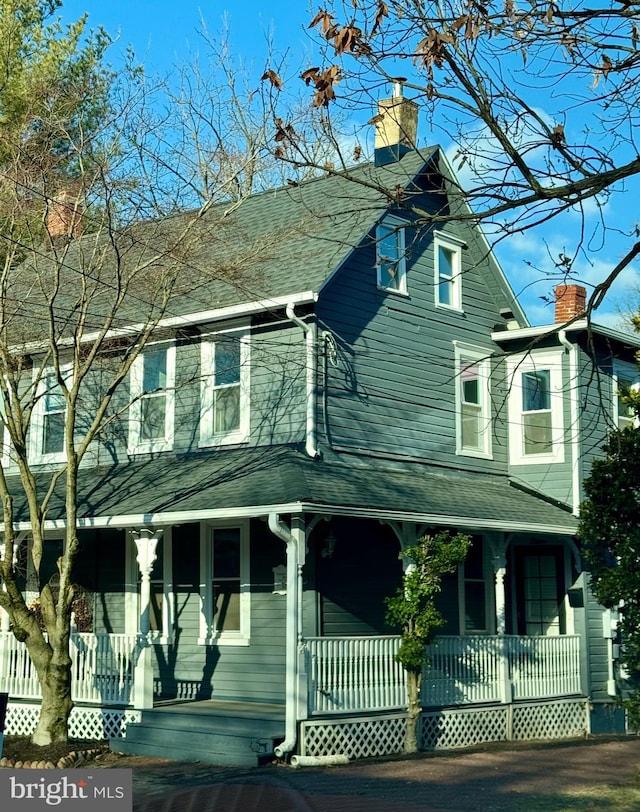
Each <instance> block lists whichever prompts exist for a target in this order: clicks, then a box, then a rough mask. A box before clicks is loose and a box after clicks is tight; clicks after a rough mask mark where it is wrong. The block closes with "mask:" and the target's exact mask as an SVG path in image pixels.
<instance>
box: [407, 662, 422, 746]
mask: <svg viewBox="0 0 640 812" xmlns="http://www.w3.org/2000/svg"><path fill="white" fill-rule="evenodd" d="M421 684H422V671H407V699H408V706H407V732H406V735H405V739H404V751H405V753H417V752H418V721H419V720H420V714H421V712H422V706H421V704H420V686H421Z"/></svg>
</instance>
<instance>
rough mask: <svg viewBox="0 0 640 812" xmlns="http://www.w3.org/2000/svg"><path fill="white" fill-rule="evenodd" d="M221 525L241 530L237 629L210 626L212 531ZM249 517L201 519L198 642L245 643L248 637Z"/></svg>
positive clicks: (249, 601) (234, 644)
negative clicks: (217, 519)
mask: <svg viewBox="0 0 640 812" xmlns="http://www.w3.org/2000/svg"><path fill="white" fill-rule="evenodd" d="M220 529H238V530H239V531H240V629H239V630H238V631H233V632H224V631H222V632H220V631H216V630H214V629H213V594H212V592H213V590H212V587H211V582H212V580H213V578H214V575H215V573H214V572H213V557H212V548H213V533H214V532H215V531H216V530H220ZM249 550H250V542H249V522H248V521H246V520H245V521H233V520H231V521H228V520H227V521H217V522H212V521H206V522H201V523H200V601H201V604H200V606H201V608H200V632H199V636H198V645H201V646H211V645H219V646H248V645H249V641H250V639H251V582H250V572H249V567H250V562H249V554H250V553H249Z"/></svg>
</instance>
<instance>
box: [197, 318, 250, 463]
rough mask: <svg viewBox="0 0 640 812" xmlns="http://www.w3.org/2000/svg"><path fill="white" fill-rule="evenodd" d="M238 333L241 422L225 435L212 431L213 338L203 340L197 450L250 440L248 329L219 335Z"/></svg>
mask: <svg viewBox="0 0 640 812" xmlns="http://www.w3.org/2000/svg"><path fill="white" fill-rule="evenodd" d="M231 332H233V333H239V334H240V335H239V336H238V338H237V341H239V342H240V376H239V381H238V384H237V386H238V388H239V410H240V419H239V425H238V428H237V429H235V430H233V431H228V432H218V433H216V432H215V431H214V429H213V422H214V400H215V392H216V390H217V389H218V388H220V387H216V386H215V383H214V381H215V345H216V338H215V335H214V336H212V337H208V338H207V339H206V340H203V341H202V342H201V344H200V433H199V440H198V445H199V447H200V448H203V447H210V446H217V445H232V444H237V443H245V442H247V440H248V439H249V431H250V423H251V417H250V415H251V411H250V397H251V389H250V387H251V374H250V369H251V351H250V331H249V329H248V328H247V327H243V328H241V329H237V330H227V331H224V333H223V332H222V331H221V333H219V334H218V335H223V334H224V335H228V334H229V333H231Z"/></svg>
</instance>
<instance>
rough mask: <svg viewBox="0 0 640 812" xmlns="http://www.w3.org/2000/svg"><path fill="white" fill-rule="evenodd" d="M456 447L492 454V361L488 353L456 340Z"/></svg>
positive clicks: (464, 451)
mask: <svg viewBox="0 0 640 812" xmlns="http://www.w3.org/2000/svg"><path fill="white" fill-rule="evenodd" d="M455 350H456V450H457V453H458V454H466V455H469V456H477V457H488V456H490V455H491V398H490V393H489V376H490V361H489V358H488V357H487V353H486V352H483V351H482V350H479V349H473V348H470V347H465V346H464V345H461V344H458V343H455Z"/></svg>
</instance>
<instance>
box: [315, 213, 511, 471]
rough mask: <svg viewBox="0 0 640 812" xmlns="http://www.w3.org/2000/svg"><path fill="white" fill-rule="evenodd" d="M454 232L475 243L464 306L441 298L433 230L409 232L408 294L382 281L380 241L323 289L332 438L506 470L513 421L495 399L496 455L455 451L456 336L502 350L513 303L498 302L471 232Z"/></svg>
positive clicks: (467, 259)
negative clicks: (499, 335) (494, 337)
mask: <svg viewBox="0 0 640 812" xmlns="http://www.w3.org/2000/svg"><path fill="white" fill-rule="evenodd" d="M408 231H409V232H411V231H414V230H411V229H409V230H408ZM447 231H451V232H452V233H453V232H455V231H458V235H459V236H461V237H464V238H465V239H466V241H467V248H465V249H463V251H462V263H463V273H462V282H461V284H462V304H463V310H462V311H456V310H453V309H450V308H444V307H437V306H436V304H435V293H434V288H435V286H434V252H433V238H432V234H431V232H430V231H421V232H415V233H409V234H408V235H407V238H406V244H407V246H408V250H407V254H408V256H407V289H408V295H407V296H402V295H398V294H394V293H389V292H386V291H382V290H379V289H378V288H377V273H376V267H375V262H376V258H375V247H374V246H373V245H366V244H365V245H363V246H362V247H361V248H360V249H358V250H357V251H355V252H354V253H353V254H352V256H351V257H350V259H349V262H348V263H347V264H345V266H344V267H343V268H342V269H341V270H340V271H339V273H337V274H336V275H335V276H334V278H333V279H332V280H331V282H330V283H329V284H328V285H327V287H326V288H325V289H324V290H323V293H322V295H321V298H320V301H319V303H318V308H317V309H318V315H319V320H320V323H321V326H322V327H324V328H326V329H327V330H329V331H330V332H331V334H332V335H333V337H334V339H335V341H336V344H337V348H338V350H337V361H336V363H335V364H334V363H332V362H331V360H330V359H327V358H325V362H324V370H323V373H324V377H323V378H322V380H321V383H322V384H324V386H325V388H326V394H325V409H326V411H325V420H324V428H325V429H326V440H327V441H328V442H329V443H330V444H332V445H333V446H334V447H335V448H336V449H340V448H347V449H352V450H355V449H366V450H368V451H373V452H378V453H379V454H381V455H390V456H397V455H400V456H403V457H411V458H415V459H420V460H424V461H430V462H437V463H440V464H444V465H449V466H453V467H463V468H465V469H474V470H484V471H497V470H504V468H505V465H506V438H505V425H504V422H503V420H502V419H496V418H497V411H496V409H497V405H496V406H495V407H494V415H493V416H494V433H495V436H494V438H493V440H494V441H493V444H492V445H493V459H490V460H487V459H478V458H475V457H471V456H462V455H457V454H456V438H455V391H456V385H457V381H456V371H455V361H454V343H453V342H454V341H458V342H463V343H465V344H469V345H472V346H474V347H476V348H478V349H479V350H481V351H483V352H486V353H487V355H488V356H489V355H492V354H493V353H494V352H495V351H496V349H497V348H496V346H495V345H494V344H493V343H492V342H491V340H490V338H489V335H490V332H491V330H492V329H494V327H495V326H496V324H498V323H499V322H500V321H501V317H500V315H499V310H500V308H501V307H504V306H506V300H504V299H503V300H502V301H500V300H496V298H495V297H496V296H498V295H499V290H498V284H497V282H496V281H495V280H493V278H492V274H493V271H492V269H491V267H490V264H489V263H488V261H487V260H486V258H485V257H484V256H483V254H482V253H481V250H480V247H479V245H478V244H477V243H476V242H474V241H473V240H472V239H471V236H470V234H469V233H467V232H463V231H460V230H459V229H447ZM488 280H490V281H488ZM494 383H497V378H495V377H494ZM497 394H498V395H499V394H500V392H499V391H498V393H497Z"/></svg>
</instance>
